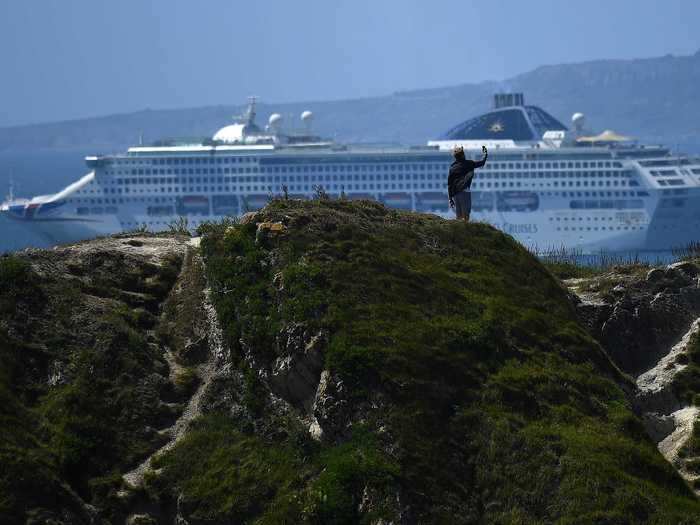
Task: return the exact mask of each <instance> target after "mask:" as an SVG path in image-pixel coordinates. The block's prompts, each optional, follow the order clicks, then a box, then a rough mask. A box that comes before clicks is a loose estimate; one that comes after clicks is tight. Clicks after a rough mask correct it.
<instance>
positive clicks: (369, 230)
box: [0, 200, 700, 524]
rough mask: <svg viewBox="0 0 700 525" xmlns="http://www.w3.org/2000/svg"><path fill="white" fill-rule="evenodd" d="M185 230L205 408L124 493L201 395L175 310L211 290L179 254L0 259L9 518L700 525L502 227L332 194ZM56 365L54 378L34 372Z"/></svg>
mask: <svg viewBox="0 0 700 525" xmlns="http://www.w3.org/2000/svg"><path fill="white" fill-rule="evenodd" d="M201 234H202V240H201V247H200V250H201V254H202V258H203V261H204V262H205V268H206V269H205V271H206V275H207V278H208V286H209V287H210V289H211V291H210V293H209V297H210V298H211V301H212V304H213V305H214V308H215V311H216V317H217V318H218V323H217V324H218V326H219V327H220V329H221V337H222V338H223V343H224V344H223V345H215V346H214V347H212V346H211V345H210V346H209V347H208V351H209V353H210V356H209V358H208V359H209V363H211V367H212V368H211V369H210V370H209V376H207V378H206V379H205V378H204V376H202V375H201V374H200V378H201V379H202V381H203V383H202V384H203V386H202V387H201V388H200V389H199V390H198V391H197V394H195V396H199V398H198V399H199V401H198V403H199V405H198V406H200V408H201V415H200V416H199V417H198V418H197V419H195V420H194V422H193V423H192V424H191V425H190V426H189V428H188V429H187V432H186V433H185V434H184V437H182V439H180V440H178V441H176V442H175V444H174V447H172V448H169V449H167V450H165V451H164V452H163V453H161V454H158V455H156V456H155V457H153V462H152V468H151V469H150V470H149V471H148V472H147V473H146V476H145V482H144V484H143V486H140V487H128V486H125V485H124V483H123V482H121V481H120V476H121V475H123V474H124V473H125V472H126V471H128V470H130V469H132V468H133V467H134V466H136V465H137V464H138V463H139V462H140V461H141V460H142V459H143V458H144V457H145V456H146V455H148V454H149V453H152V452H153V451H155V450H157V449H158V448H159V447H160V446H161V445H162V441H159V439H158V433H154V432H153V428H156V429H157V428H160V427H159V425H160V426H161V427H162V426H163V425H164V424H166V422H167V421H168V419H169V418H170V419H172V418H173V417H175V416H176V415H177V414H174V412H177V411H178V410H182V409H183V405H184V403H185V398H186V396H187V395H191V393H192V390H191V389H189V390H188V389H185V390H183V389H180V390H179V393H178V391H176V390H175V386H174V385H173V384H171V381H172V377H171V378H170V379H168V377H169V376H172V373H170V374H169V373H168V367H169V366H170V367H172V366H174V365H173V363H177V362H184V360H186V356H188V355H189V356H192V355H194V354H197V353H201V351H202V348H205V349H206V346H205V347H202V346H201V342H197V341H198V339H197V337H195V335H192V334H191V333H190V331H189V330H190V325H191V324H192V323H191V322H188V321H186V319H187V316H185V321H182V319H181V318H182V316H183V315H184V314H183V312H186V311H189V310H191V309H194V310H196V308H195V307H194V306H192V303H193V302H194V301H199V300H200V299H199V297H200V296H199V294H200V293H201V289H199V290H200V291H197V290H198V289H197V288H194V289H191V288H189V286H190V285H189V284H188V275H189V273H191V272H192V271H193V270H192V268H191V267H189V266H188V265H187V264H184V266H183V263H182V260H183V257H184V258H185V260H187V258H188V257H190V255H184V254H185V248H184V246H183V244H182V241H178V240H177V239H173V240H172V245H171V246H168V244H167V242H168V241H167V238H164V237H160V238H154V239H150V238H148V237H146V238H143V239H129V240H127V239H125V238H124V239H114V240H110V239H106V240H96V241H91V242H90V243H85V244H82V245H79V247H81V248H79V249H74V248H65V249H61V250H59V251H55V252H54V251H46V252H42V251H35V252H29V253H28V254H22V255H19V256H12V257H4V258H1V259H0V279H2V280H3V282H4V283H5V284H7V283H13V285H12V286H0V307H2V308H5V310H3V311H5V312H17V313H13V314H10V315H9V316H7V314H6V317H4V318H3V320H2V321H0V335H2V337H3V339H0V355H1V357H2V359H3V363H11V366H9V367H8V366H3V371H4V372H3V375H0V380H1V381H2V383H0V387H1V388H0V395H2V396H3V400H4V401H3V403H2V413H1V414H0V417H2V422H3V426H2V431H1V432H0V438H1V439H2V443H0V457H2V461H3V465H7V464H10V463H11V464H12V465H15V466H16V467H13V469H11V470H8V469H6V468H3V469H2V470H1V471H0V509H2V512H3V515H5V516H15V517H16V521H17V522H23V521H24V520H25V519H26V517H27V516H28V515H35V516H49V517H50V518H51V519H53V520H54V523H69V522H71V521H70V520H67V521H66V519H65V518H61V516H66V515H69V516H72V517H73V522H81V521H80V519H78V518H79V517H80V516H83V515H92V516H93V518H94V519H95V520H96V521H97V522H117V521H120V520H121V521H123V519H124V518H125V517H126V516H128V515H132V516H133V515H135V514H139V519H140V520H141V521H139V523H173V522H174V521H175V520H176V519H179V518H182V519H185V520H187V522H188V523H261V524H263V523H268V524H272V523H380V521H379V520H384V521H383V522H388V521H392V522H394V523H553V522H557V523H577V524H578V523H596V524H603V523H610V524H613V523H614V524H620V523H658V524H666V523H700V518H698V516H700V501H698V500H697V499H696V498H695V496H694V495H693V494H692V493H691V491H690V490H689V489H688V487H687V486H686V485H685V483H684V482H683V481H682V480H681V479H680V478H679V477H678V475H677V474H676V472H675V471H674V470H673V468H672V467H671V465H670V464H668V463H667V462H666V461H665V460H664V459H663V457H662V456H661V455H660V454H659V452H658V451H657V449H656V447H655V445H654V443H652V442H651V441H650V440H649V439H648V437H647V436H646V434H645V432H644V429H643V427H642V424H641V422H640V420H639V419H638V418H637V417H636V416H635V415H634V414H633V412H632V410H631V408H630V400H629V398H628V395H627V394H626V392H628V393H629V392H630V391H631V389H632V388H633V385H632V384H631V382H630V381H629V380H628V379H627V378H626V376H624V375H623V374H621V373H620V371H619V370H618V369H617V368H616V367H615V366H614V365H613V364H612V363H611V361H610V359H609V358H608V356H607V355H606V354H605V352H604V351H603V350H602V349H601V347H600V346H599V345H598V344H597V343H596V342H595V341H594V340H593V339H592V338H591V337H590V336H589V335H588V334H587V332H586V331H585V329H584V328H583V327H582V326H581V325H580V324H579V322H578V321H577V318H576V313H575V311H574V307H573V306H572V303H571V301H570V299H569V296H568V295H567V291H566V290H565V289H564V288H563V286H562V285H561V283H560V282H559V281H558V280H557V279H556V278H555V277H554V276H553V275H552V274H551V273H550V272H549V270H547V269H546V268H545V267H544V266H542V265H541V264H540V263H539V262H538V261H537V259H535V258H534V257H533V256H532V255H531V254H530V253H528V252H527V251H526V250H525V249H524V248H523V247H522V246H521V245H519V244H518V243H516V242H515V241H514V240H513V239H512V238H511V237H509V236H507V235H505V234H503V233H501V232H500V231H498V230H496V229H494V228H491V227H490V226H487V225H484V224H468V225H465V224H462V223H458V222H456V221H446V220H443V219H440V218H437V217H435V216H429V215H421V214H415V213H407V212H399V211H392V210H388V209H386V208H384V207H383V206H381V205H378V204H376V203H372V202H349V201H344V200H333V201H331V200H315V201H286V200H276V201H273V202H272V203H271V204H270V205H268V206H267V207H266V208H265V209H263V210H262V211H260V212H257V213H256V214H254V215H249V216H247V217H245V218H244V220H243V221H241V222H236V221H227V222H224V223H221V224H210V225H206V226H203V227H202V228H201ZM156 242H157V243H161V244H159V245H158V246H160V248H158V249H159V250H160V255H159V256H158V258H156V259H155V260H154V259H152V257H154V255H153V253H154V252H153V250H154V249H155V248H154V244H153V243H156ZM100 243H102V244H100ZM139 243H140V244H139ZM81 250H82V251H81ZM130 250H134V251H133V252H132V251H130ZM187 253H189V252H187ZM100 254H102V255H100ZM119 254H121V255H119ZM120 261H122V262H123V263H124V264H121V263H120ZM154 261H155V262H154ZM122 267H124V268H125V270H119V268H122ZM178 268H184V269H183V270H182V272H181V273H180V275H179V276H177V269H178ZM59 270H61V271H59ZM64 271H65V273H64ZM51 272H54V273H51ZM52 275H53V276H54V277H51V276H52ZM56 276H64V278H63V279H56V278H55V277H56ZM196 280H197V279H195V281H196ZM67 283H71V285H70V286H68V285H67ZM200 286H201V285H200ZM71 290H73V291H71ZM27 291H30V293H29V294H27ZM173 294H175V296H176V297H181V298H182V297H184V298H185V299H181V300H182V301H184V302H182V303H177V304H181V306H179V307H175V306H174V305H173V302H172V301H173V299H172V297H173ZM42 297H43V298H45V299H42ZM46 298H48V300H47V299H46ZM187 298H189V299H187ZM144 301H145V303H146V306H141V307H136V306H135V304H136V303H139V302H141V303H143V302H144ZM187 304H190V306H187V307H186V305H187ZM130 305H131V306H130ZM168 305H170V306H168ZM112 308H114V311H113V312H112ZM194 310H193V311H194ZM72 312H73V313H76V312H77V313H78V314H81V315H82V317H79V318H78V319H77V320H76V321H71V319H73V315H71V313H72ZM38 313H42V315H38ZM87 313H91V314H94V315H95V316H96V317H95V320H94V321H93V322H89V323H88V322H85V321H86V320H87V319H89V318H90V316H86V314H87ZM173 316H174V317H173ZM169 319H170V321H169ZM178 319H180V321H178ZM81 320H82V321H81ZM30 321H31V322H30ZM72 322H77V323H78V324H79V325H80V326H81V328H80V329H77V325H72V324H70V323H72ZM52 326H55V327H57V328H58V330H57V334H58V337H57V338H55V339H53V340H50V342H46V341H44V340H43V338H42V337H41V336H42V335H45V334H47V333H50V329H51V328H52ZM71 326H72V327H73V328H72V329H69V327H71ZM32 327H40V328H41V330H39V331H38V333H36V334H35V332H34V331H32V330H31V328H32ZM22 334H25V335H24V336H23V335H22ZM27 334H33V335H27ZM188 334H189V335H188ZM217 337H218V336H217ZM94 338H96V339H94ZM215 339H216V338H215ZM210 340H211V337H210ZM91 341H93V343H94V344H93V343H91ZM177 341H181V342H180V343H177ZM183 341H184V342H183ZM40 342H43V343H44V345H45V346H36V345H35V346H31V345H28V343H40ZM20 343H21V344H20ZM171 346H172V347H173V348H175V347H177V348H180V347H181V348H182V349H183V350H182V351H179V350H178V351H176V353H175V356H174V357H173V356H172V355H170V354H169V352H170V350H169V347H171ZM139 349H141V350H139ZM168 356H169V357H168ZM187 359H191V357H190V358H187ZM200 359H201V356H200ZM173 360H174V361H173ZM55 361H58V362H59V363H61V366H60V367H59V370H61V374H60V376H61V379H60V380H52V381H48V382H47V380H46V377H51V373H52V370H54V375H55V368H52V366H50V365H51V363H53V362H55ZM166 363H167V364H166ZM197 370H200V371H201V370H202V369H190V374H194V375H197V374H199V373H200V372H197ZM193 381H194V382H195V384H196V378H194V379H193ZM163 399H166V400H167V399H170V400H171V401H172V400H175V401H177V402H178V403H179V404H177V403H176V404H172V403H171V404H167V403H165V404H164V403H163V402H162V401H163ZM17 421H21V422H22V424H17V423H14V422H17ZM148 428H150V429H151V430H150V431H149V430H147V429H148ZM86 447H88V448H86ZM17 458H20V459H21V461H19V459H17ZM81 465H82V466H83V467H81ZM25 473H26V476H24V477H23V475H24V474H25ZM18 479H27V480H28V481H27V482H26V483H24V482H18V481H17V480H18ZM32 480H34V481H32ZM35 486H49V487H51V486H53V487H63V489H62V490H63V492H61V493H60V494H63V496H61V497H54V498H53V499H51V498H47V497H44V496H43V495H42V494H43V493H41V492H35V491H33V489H32V487H35ZM57 490H58V489H57ZM86 503H87V504H90V505H92V506H94V509H93V510H92V511H90V508H88V507H85V504H86ZM74 507H76V508H77V509H78V510H71V509H73V508H74ZM81 509H82V510H81ZM86 509H87V510H86ZM91 512H92V514H90V513H91ZM84 521H85V522H88V521H87V518H85V519H84Z"/></svg>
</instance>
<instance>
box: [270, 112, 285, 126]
mask: <svg viewBox="0 0 700 525" xmlns="http://www.w3.org/2000/svg"><path fill="white" fill-rule="evenodd" d="M267 123H268V124H269V125H270V126H271V127H273V126H279V125H280V124H282V115H280V114H279V113H273V114H272V115H270V118H269V119H268V121H267Z"/></svg>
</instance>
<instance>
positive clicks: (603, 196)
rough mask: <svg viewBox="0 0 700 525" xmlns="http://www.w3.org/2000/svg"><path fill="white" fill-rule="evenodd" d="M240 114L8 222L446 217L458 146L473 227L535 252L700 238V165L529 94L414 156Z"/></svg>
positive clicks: (64, 237)
mask: <svg viewBox="0 0 700 525" xmlns="http://www.w3.org/2000/svg"><path fill="white" fill-rule="evenodd" d="M255 118H256V109H255V100H252V101H251V103H250V105H249V107H248V110H247V112H246V114H245V115H243V116H242V117H239V118H237V119H236V121H235V122H234V123H233V124H231V125H229V126H226V127H224V128H222V129H221V130H219V131H218V132H217V133H216V134H215V135H214V136H213V138H212V139H208V140H204V141H201V142H198V143H194V144H193V143H178V142H176V141H162V142H160V143H157V144H154V145H151V146H141V145H140V146H136V147H132V148H129V150H128V151H127V152H126V153H123V154H118V155H107V156H92V157H87V158H86V163H87V165H88V167H89V169H90V172H89V173H88V174H86V175H85V176H83V177H82V178H81V179H79V180H78V181H76V182H74V183H73V184H71V185H69V186H68V187H66V188H64V189H63V190H61V191H60V192H58V193H56V194H53V195H48V196H40V197H34V198H32V199H29V200H23V201H18V200H10V201H8V202H6V203H5V204H3V206H2V208H0V210H1V211H2V213H1V214H0V215H1V216H3V217H4V218H5V219H9V220H13V221H16V222H18V223H20V224H22V225H23V226H25V227H27V228H30V229H31V230H32V231H37V232H40V233H42V234H43V235H44V236H46V237H47V238H48V239H50V240H51V241H52V242H67V241H73V240H79V239H84V238H89V237H93V236H95V235H102V234H109V233H115V232H119V231H123V230H132V229H135V228H138V227H141V226H143V225H145V226H147V227H148V228H149V229H151V230H153V231H158V230H163V229H167V228H168V226H169V225H170V224H172V223H173V222H174V221H176V220H177V219H178V218H179V217H187V219H188V223H189V225H190V226H191V227H193V228H194V227H196V226H197V225H199V224H200V223H202V222H205V221H211V220H218V219H220V218H222V217H225V216H231V215H241V214H243V213H245V212H247V211H253V210H256V209H259V208H261V207H262V206H264V205H265V204H266V203H267V202H268V201H269V199H270V198H271V196H273V195H279V194H281V193H282V192H283V191H284V189H286V190H287V192H288V194H289V196H290V198H312V197H313V196H314V194H315V193H317V192H318V191H320V190H322V191H323V192H325V193H327V194H328V195H329V196H331V197H335V198H337V197H340V196H341V195H344V196H345V197H347V198H349V199H373V200H377V201H380V202H383V203H384V204H386V205H387V206H389V207H393V208H400V209H405V210H414V211H419V212H429V213H436V214H439V215H442V216H446V217H449V216H450V215H451V213H450V210H449V208H448V199H447V193H446V178H447V170H448V167H449V164H450V162H451V161H452V157H451V153H450V152H451V149H452V147H453V146H454V145H455V144H461V145H463V146H464V148H465V151H466V152H467V154H468V155H470V154H471V155H472V156H474V157H476V156H477V155H478V154H479V152H480V149H481V145H482V144H483V145H486V146H488V147H489V162H488V163H487V164H486V166H485V168H483V169H481V170H478V172H477V175H476V177H475V179H474V183H473V185H472V203H473V210H472V218H473V220H481V221H486V222H489V223H491V224H493V225H494V226H496V227H498V228H501V229H502V230H504V231H505V232H507V233H509V234H511V235H513V236H514V237H516V238H517V239H518V240H520V241H521V242H523V243H525V244H527V245H529V246H531V247H533V248H535V249H540V250H546V249H549V248H557V247H561V246H565V247H570V248H571V247H576V248H579V249H581V250H583V251H586V252H591V251H596V250H600V249H606V250H644V249H668V248H671V247H676V246H681V245H684V244H687V243H688V242H690V241H694V240H697V239H698V238H700V235H698V232H699V231H700V230H699V227H700V160H699V159H692V158H688V157H684V156H677V155H671V153H670V152H669V150H668V149H667V148H665V147H663V146H644V145H639V144H637V143H636V142H635V141H633V140H632V139H630V138H629V137H625V136H621V135H619V134H617V133H614V132H612V131H609V130H608V131H604V132H603V133H598V134H596V133H592V132H590V131H588V130H586V127H585V119H584V117H583V115H582V114H580V113H577V114H575V115H574V116H573V119H572V129H571V130H569V129H567V127H566V126H564V125H563V124H562V123H561V122H559V121H558V120H557V119H555V118H554V117H552V116H551V115H549V114H548V113H547V112H546V111H544V110H543V109H541V108H539V107H537V106H531V105H526V104H525V101H524V98H523V96H522V95H521V94H498V95H496V96H495V100H494V108H493V110H492V111H490V112H488V113H486V114H484V115H480V116H478V117H475V118H472V119H470V120H467V121H465V122H463V123H461V124H459V125H457V126H455V127H454V128H452V129H451V130H450V131H448V132H447V133H446V134H445V135H444V136H443V137H441V138H440V139H438V140H435V141H430V142H429V143H428V144H427V145H425V146H416V147H399V146H397V147H382V148H380V147H370V146H363V145H343V144H337V143H334V142H332V141H327V140H322V139H321V138H320V137H318V136H316V135H314V134H313V132H312V121H313V115H312V114H311V113H310V112H308V111H307V112H304V113H303V114H302V120H301V127H300V129H298V130H294V131H289V130H286V129H285V126H284V122H283V119H282V117H281V116H280V115H279V114H273V115H271V116H270V117H269V119H268V125H267V126H265V127H264V128H261V127H259V126H258V125H257V124H256V122H255Z"/></svg>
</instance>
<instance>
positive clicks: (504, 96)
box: [493, 93, 525, 109]
mask: <svg viewBox="0 0 700 525" xmlns="http://www.w3.org/2000/svg"><path fill="white" fill-rule="evenodd" d="M524 105H525V97H524V96H523V94H522V93H496V94H495V95H494V96H493V108H494V109H500V108H508V107H511V106H524Z"/></svg>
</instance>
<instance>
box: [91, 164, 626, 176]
mask: <svg viewBox="0 0 700 525" xmlns="http://www.w3.org/2000/svg"><path fill="white" fill-rule="evenodd" d="M447 168H448V165H447V164H445V165H441V164H433V165H430V164H429V165H423V164H419V165H406V166H397V165H395V164H392V165H386V166H358V165H352V166H347V167H346V166H332V167H330V166H329V167H322V166H318V167H317V166H289V167H284V166H283V167H270V168H265V167H260V168H258V167H248V168H167V169H149V168H144V169H132V170H126V171H120V170H116V171H113V170H106V171H105V174H106V175H108V176H124V175H138V176H148V175H217V174H218V175H223V174H226V175H231V174H234V175H235V174H250V173H265V174H278V173H322V174H325V175H326V176H327V177H328V176H329V174H331V173H372V174H373V176H378V175H379V174H381V173H387V172H390V171H391V172H402V173H407V172H412V173H413V177H414V178H419V177H423V176H424V174H422V173H421V174H418V173H417V172H423V171H435V172H438V173H446V172H447ZM513 169H520V168H518V167H516V168H513V167H511V166H509V167H507V168H506V167H505V166H504V167H502V168H501V167H499V166H491V165H489V164H487V165H486V166H484V167H483V168H480V173H484V174H489V173H491V172H493V171H506V172H507V173H501V174H500V175H505V176H511V177H512V176H518V175H519V176H522V177H528V178H534V177H538V178H551V177H554V178H557V177H615V176H623V177H629V176H631V172H630V171H628V170H612V169H608V170H596V171H548V172H543V171H539V172H538V171H528V172H526V173H517V172H515V173H508V172H510V171H511V170H513ZM532 169H533V170H535V169H542V168H534V167H533V168H532ZM385 176H386V175H385ZM407 176H408V173H407ZM495 176H498V174H495Z"/></svg>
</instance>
